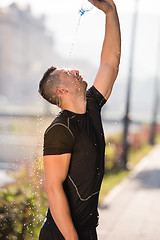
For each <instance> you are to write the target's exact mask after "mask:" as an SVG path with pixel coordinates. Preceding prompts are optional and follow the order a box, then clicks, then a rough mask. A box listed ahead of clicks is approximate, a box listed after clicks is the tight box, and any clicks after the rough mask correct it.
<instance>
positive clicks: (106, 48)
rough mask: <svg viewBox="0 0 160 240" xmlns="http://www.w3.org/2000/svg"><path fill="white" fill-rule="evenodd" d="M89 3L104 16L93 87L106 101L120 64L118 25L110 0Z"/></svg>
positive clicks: (114, 8)
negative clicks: (97, 65) (102, 39)
mask: <svg viewBox="0 0 160 240" xmlns="http://www.w3.org/2000/svg"><path fill="white" fill-rule="evenodd" d="M91 2H92V3H93V4H94V5H95V6H96V7H97V8H98V9H100V10H102V11H103V12H104V13H105V14H106V24H105V36H104V42H103V47H102V52H101V61H100V67H99V70H98V72H97V75H96V78H95V81H94V86H95V88H96V89H97V90H98V91H99V92H100V93H101V94H102V95H103V96H104V97H105V99H106V100H107V99H108V98H109V96H110V94H111V91H112V87H113V84H114V81H115V79H116V77H117V74H118V68H119V63H120V54H121V34H120V25H119V19H118V14H117V10H116V6H115V4H114V2H113V1H112V0H91Z"/></svg>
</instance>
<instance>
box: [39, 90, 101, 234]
mask: <svg viewBox="0 0 160 240" xmlns="http://www.w3.org/2000/svg"><path fill="white" fill-rule="evenodd" d="M86 98H87V107H86V113H84V114H76V113H73V112H71V111H68V110H62V111H61V112H60V113H59V115H58V116H57V117H56V118H55V119H54V121H53V122H52V123H51V125H50V126H49V127H48V128H47V130H46V131H45V134H44V155H60V154H64V153H71V159H70V165H69V170H68V175H67V177H66V180H65V181H64V183H63V188H64V191H65V193H66V196H67V199H68V203H69V207H70V211H71V216H72V220H73V223H74V225H75V228H76V229H77V231H83V230H89V229H92V228H94V227H96V226H97V225H98V211H97V206H98V197H99V191H100V186H101V182H102V178H103V175H104V152H105V140H104V133H103V128H102V122H101V116H100V110H101V107H102V106H103V105H104V103H105V102H106V100H105V99H104V97H103V96H102V95H101V93H100V92H98V90H97V89H96V88H95V87H94V86H92V87H91V88H90V89H89V90H88V91H87V92H86ZM43 227H46V228H51V229H52V230H53V229H55V230H56V229H57V227H56V224H55V222H54V220H53V218H52V216H51V212H50V209H49V208H48V212H47V218H46V221H45V223H44V225H43Z"/></svg>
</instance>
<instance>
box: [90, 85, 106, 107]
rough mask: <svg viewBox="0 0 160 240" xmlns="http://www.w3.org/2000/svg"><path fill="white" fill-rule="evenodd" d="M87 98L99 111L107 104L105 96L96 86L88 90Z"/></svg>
mask: <svg viewBox="0 0 160 240" xmlns="http://www.w3.org/2000/svg"><path fill="white" fill-rule="evenodd" d="M86 98H87V102H88V103H89V104H94V105H95V104H96V105H97V107H98V108H99V109H101V108H102V106H103V105H104V104H105V103H106V99H105V98H104V96H103V95H102V94H101V93H100V92H99V91H98V90H97V89H96V88H95V87H94V86H92V87H91V88H89V89H88V90H87V92H86Z"/></svg>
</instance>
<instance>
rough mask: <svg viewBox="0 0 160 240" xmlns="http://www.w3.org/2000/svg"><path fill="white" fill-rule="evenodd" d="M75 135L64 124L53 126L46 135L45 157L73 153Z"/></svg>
mask: <svg viewBox="0 0 160 240" xmlns="http://www.w3.org/2000/svg"><path fill="white" fill-rule="evenodd" d="M73 145H74V135H73V134H72V132H71V131H70V129H69V128H68V127H67V126H65V125H64V124H58V123H57V124H53V125H51V126H50V127H49V128H48V129H47V130H46V132H45V134H44V146H43V156H45V155H60V154H64V153H72V149H73Z"/></svg>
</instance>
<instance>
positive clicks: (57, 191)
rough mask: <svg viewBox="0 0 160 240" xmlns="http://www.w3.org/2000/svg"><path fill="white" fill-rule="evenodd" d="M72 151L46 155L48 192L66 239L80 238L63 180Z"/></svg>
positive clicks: (52, 209) (56, 220)
mask: <svg viewBox="0 0 160 240" xmlns="http://www.w3.org/2000/svg"><path fill="white" fill-rule="evenodd" d="M70 157H71V154H70V153H66V154H62V155H47V156H44V169H45V179H46V192H47V196H48V201H49V206H50V211H51V214H52V217H53V219H54V221H55V223H56V225H57V226H58V228H59V230H60V232H61V233H62V235H63V236H64V238H65V240H78V235H77V232H76V230H75V228H74V225H73V222H72V219H71V215H70V209H69V205H68V201H67V198H66V195H65V193H64V190H63V182H64V180H65V179H66V176H67V173H68V167H69V163H70Z"/></svg>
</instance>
